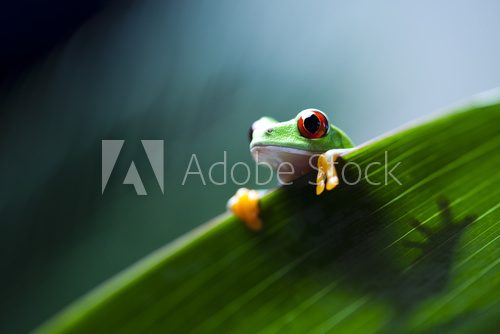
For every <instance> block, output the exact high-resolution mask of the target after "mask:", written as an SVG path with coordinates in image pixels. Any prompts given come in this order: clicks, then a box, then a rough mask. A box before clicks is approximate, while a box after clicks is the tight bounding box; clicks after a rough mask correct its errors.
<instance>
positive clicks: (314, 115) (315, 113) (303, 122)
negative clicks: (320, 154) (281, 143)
mask: <svg viewBox="0 0 500 334" xmlns="http://www.w3.org/2000/svg"><path fill="white" fill-rule="evenodd" d="M297 127H298V128H299V132H300V134H301V135H302V136H303V137H306V138H310V139H312V138H321V137H324V136H325V135H326V134H327V133H328V128H329V125H328V119H327V118H326V115H325V114H323V113H322V112H321V111H319V110H316V109H306V110H302V111H301V112H300V114H299V118H298V121H297Z"/></svg>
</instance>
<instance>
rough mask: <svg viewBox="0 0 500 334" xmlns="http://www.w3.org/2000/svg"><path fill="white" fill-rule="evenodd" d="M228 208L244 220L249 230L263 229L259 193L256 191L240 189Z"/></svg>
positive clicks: (231, 199) (229, 202)
mask: <svg viewBox="0 0 500 334" xmlns="http://www.w3.org/2000/svg"><path fill="white" fill-rule="evenodd" d="M227 207H228V209H229V210H231V211H232V212H233V213H234V214H235V215H236V216H237V217H238V218H240V219H241V220H243V221H244V222H245V225H246V226H247V227H248V228H249V229H251V230H253V231H260V230H261V229H262V220H261V219H260V217H259V212H260V208H259V193H258V192H257V191H256V190H249V189H247V188H240V189H238V191H237V192H236V194H235V195H234V196H233V197H231V198H230V199H229V201H228V202H227Z"/></svg>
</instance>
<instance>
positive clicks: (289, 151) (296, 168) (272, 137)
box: [227, 108, 355, 231]
mask: <svg viewBox="0 0 500 334" xmlns="http://www.w3.org/2000/svg"><path fill="white" fill-rule="evenodd" d="M248 137H249V141H250V153H251V155H252V157H253V159H254V160H255V161H256V162H257V163H260V164H262V163H264V164H267V165H268V166H270V167H271V168H272V169H274V170H279V171H280V173H279V175H280V182H281V183H284V184H290V183H291V182H293V181H294V180H295V179H297V178H299V177H301V176H303V175H305V174H307V173H309V172H312V171H313V170H317V176H316V183H315V185H316V195H318V196H319V195H321V194H322V193H323V192H324V191H325V190H326V191H330V190H332V189H334V188H335V187H336V186H337V185H338V184H339V177H338V173H337V170H336V166H335V165H336V163H337V160H338V159H339V158H340V157H341V156H342V155H344V154H347V153H349V152H350V151H352V150H354V149H355V146H354V143H353V141H352V140H351V139H350V138H349V137H348V136H347V135H346V134H345V133H344V132H343V131H342V130H341V129H339V128H338V127H336V126H334V125H332V124H331V123H330V121H329V119H328V117H327V115H326V114H325V113H324V112H323V111H321V110H319V109H315V108H309V109H305V110H302V111H301V112H299V113H298V114H297V116H295V117H294V118H293V119H291V120H288V121H284V122H278V121H277V120H275V119H274V118H271V117H267V116H265V117H262V118H260V119H258V120H257V121H255V122H254V123H253V124H252V125H251V127H250V129H249V133H248ZM266 193H267V191H266V190H253V189H248V188H240V189H238V191H237V192H236V194H235V195H234V196H233V197H231V198H230V199H229V201H228V203H227V208H228V210H229V211H231V212H232V213H233V214H234V215H235V216H237V217H238V218H239V219H240V220H242V221H243V222H244V223H245V225H246V226H247V227H248V228H249V229H250V230H252V231H260V230H262V228H263V221H262V219H261V217H260V205H259V201H260V199H261V197H262V196H264V195H265V194H266Z"/></svg>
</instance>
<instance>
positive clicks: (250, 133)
mask: <svg viewBox="0 0 500 334" xmlns="http://www.w3.org/2000/svg"><path fill="white" fill-rule="evenodd" d="M252 139H253V124H252V125H251V126H250V128H249V129H248V141H250V142H251V141H252Z"/></svg>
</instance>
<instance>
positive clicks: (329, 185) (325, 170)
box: [316, 150, 341, 195]
mask: <svg viewBox="0 0 500 334" xmlns="http://www.w3.org/2000/svg"><path fill="white" fill-rule="evenodd" d="M340 153H341V152H340V151H336V150H330V151H327V152H325V153H323V154H321V155H320V156H319V158H318V176H317V177H316V195H320V194H321V193H322V192H323V191H324V190H325V188H326V190H332V189H333V188H335V187H336V186H337V185H338V184H339V177H338V176H337V171H336V170H335V162H336V161H337V159H338V158H339V157H340Z"/></svg>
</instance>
